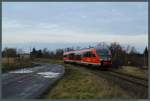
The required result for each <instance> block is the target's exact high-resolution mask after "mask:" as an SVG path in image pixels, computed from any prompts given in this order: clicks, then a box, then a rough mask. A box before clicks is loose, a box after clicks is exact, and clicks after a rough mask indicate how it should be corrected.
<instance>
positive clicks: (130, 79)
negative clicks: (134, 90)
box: [109, 71, 148, 88]
mask: <svg viewBox="0 0 150 101" xmlns="http://www.w3.org/2000/svg"><path fill="white" fill-rule="evenodd" d="M109 75H112V76H115V77H118V78H120V79H123V80H126V81H128V82H132V83H134V84H136V85H140V86H143V87H146V88H148V80H147V79H144V78H143V79H142V78H139V77H136V76H131V75H127V74H124V73H120V72H116V71H109Z"/></svg>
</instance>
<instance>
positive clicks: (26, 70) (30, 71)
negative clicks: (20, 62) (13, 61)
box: [9, 69, 33, 73]
mask: <svg viewBox="0 0 150 101" xmlns="http://www.w3.org/2000/svg"><path fill="white" fill-rule="evenodd" d="M32 72H33V71H32V70H30V69H19V70H15V71H10V72H9V73H32Z"/></svg>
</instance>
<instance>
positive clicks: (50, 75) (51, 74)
mask: <svg viewBox="0 0 150 101" xmlns="http://www.w3.org/2000/svg"><path fill="white" fill-rule="evenodd" d="M37 74H39V75H42V76H43V77H45V78H57V77H58V76H59V74H60V73H55V72H40V73H37Z"/></svg>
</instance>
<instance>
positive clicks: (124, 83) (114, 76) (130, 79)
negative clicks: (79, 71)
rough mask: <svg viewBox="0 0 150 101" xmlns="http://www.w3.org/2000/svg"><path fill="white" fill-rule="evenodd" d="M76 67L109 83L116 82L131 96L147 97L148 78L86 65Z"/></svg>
mask: <svg viewBox="0 0 150 101" xmlns="http://www.w3.org/2000/svg"><path fill="white" fill-rule="evenodd" d="M77 67H79V68H84V69H86V70H87V71H89V72H91V73H93V74H95V75H97V76H99V77H102V78H104V79H106V80H107V81H108V82H109V83H113V84H117V85H118V86H120V87H121V88H122V89H124V90H125V91H126V92H128V93H129V94H131V95H132V96H137V97H138V98H148V80H146V79H142V78H138V77H135V76H130V75H126V74H122V73H117V72H115V71H112V70H108V71H103V70H100V69H92V68H91V67H86V66H77Z"/></svg>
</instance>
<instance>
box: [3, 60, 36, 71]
mask: <svg viewBox="0 0 150 101" xmlns="http://www.w3.org/2000/svg"><path fill="white" fill-rule="evenodd" d="M33 66H35V64H33V63H32V61H31V60H24V61H23V60H22V61H15V62H12V63H2V72H7V71H10V70H15V69H21V68H28V67H33Z"/></svg>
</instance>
